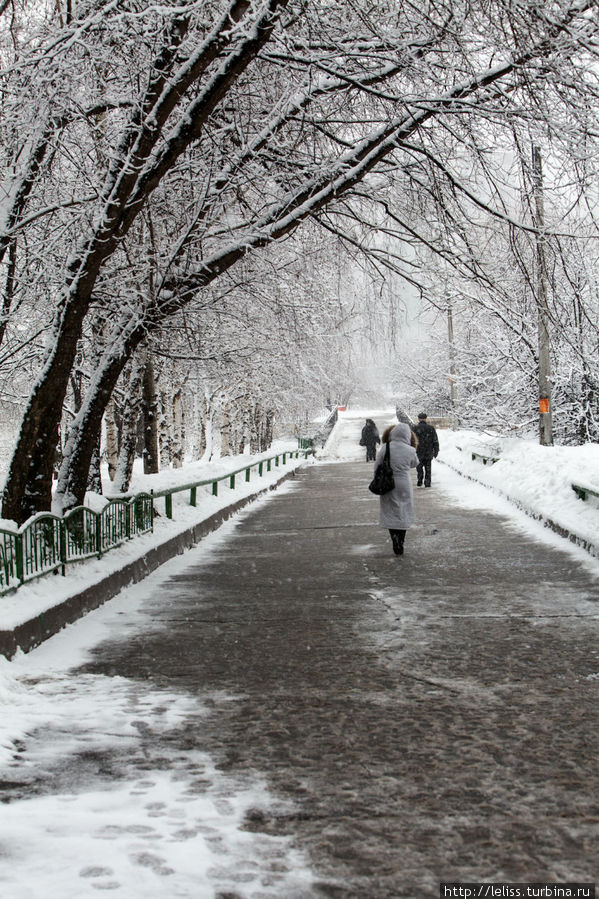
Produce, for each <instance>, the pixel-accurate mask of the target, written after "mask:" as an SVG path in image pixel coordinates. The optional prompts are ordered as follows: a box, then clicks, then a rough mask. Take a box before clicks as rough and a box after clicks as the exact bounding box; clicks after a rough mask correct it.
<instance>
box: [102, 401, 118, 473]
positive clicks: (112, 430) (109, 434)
mask: <svg viewBox="0 0 599 899" xmlns="http://www.w3.org/2000/svg"><path fill="white" fill-rule="evenodd" d="M104 426H105V428H106V459H107V462H108V477H109V478H110V480H111V481H114V476H115V474H116V466H117V462H118V458H119V428H118V425H117V420H116V404H115V400H114V397H111V398H110V401H109V403H108V405H107V406H106V413H105V415H104Z"/></svg>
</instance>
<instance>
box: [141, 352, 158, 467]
mask: <svg viewBox="0 0 599 899" xmlns="http://www.w3.org/2000/svg"><path fill="white" fill-rule="evenodd" d="M142 412H143V432H144V449H143V460H144V474H157V473H158V471H159V450H158V398H157V396H156V379H155V377H154V362H153V360H152V356H151V352H150V351H148V357H147V361H146V366H145V369H144V376H143V399H142Z"/></svg>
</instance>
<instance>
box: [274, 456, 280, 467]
mask: <svg viewBox="0 0 599 899" xmlns="http://www.w3.org/2000/svg"><path fill="white" fill-rule="evenodd" d="M278 465H279V457H278V456H275V468H277V467H278Z"/></svg>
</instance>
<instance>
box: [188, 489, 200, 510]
mask: <svg viewBox="0 0 599 899" xmlns="http://www.w3.org/2000/svg"><path fill="white" fill-rule="evenodd" d="M197 489H198V488H197V487H192V488H191V490H190V491H189V505H190V506H196V505H197Z"/></svg>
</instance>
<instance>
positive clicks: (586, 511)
mask: <svg viewBox="0 0 599 899" xmlns="http://www.w3.org/2000/svg"><path fill="white" fill-rule="evenodd" d="M439 441H440V444H441V451H440V454H439V462H445V463H446V464H447V465H450V466H451V467H452V468H453V469H455V470H456V471H458V472H459V473H460V474H462V475H465V476H467V477H469V478H473V479H474V480H476V481H478V482H479V483H481V484H484V485H485V486H486V487H490V488H491V489H492V490H493V491H495V492H496V493H499V494H500V495H501V496H504V497H506V498H507V499H509V500H510V501H511V502H513V503H516V504H517V505H518V506H519V507H520V508H521V509H523V510H524V511H525V512H527V513H528V514H530V515H533V516H535V517H536V518H540V519H543V520H544V521H552V522H554V523H555V524H557V525H559V526H560V527H562V528H564V529H565V530H566V531H568V532H570V533H571V534H574V535H575V536H576V537H578V538H579V539H580V540H581V541H584V542H585V543H589V544H592V545H593V546H594V547H597V555H599V499H594V498H592V497H589V499H588V500H587V501H586V502H585V501H583V500H581V499H579V498H578V496H577V494H576V493H575V492H574V490H573V489H572V484H578V485H580V486H583V487H588V488H590V489H592V490H596V491H597V492H599V445H597V444H586V445H584V446H540V445H539V444H538V443H536V442H535V441H534V440H523V439H517V438H508V437H501V436H499V435H493V434H481V433H478V432H476V431H465V430H458V431H445V430H443V431H440V432H439ZM473 454H474V456H475V458H473ZM481 456H484V457H495V458H497V460H498V461H496V462H494V463H491V462H487V464H485V463H484V461H483V459H481V458H480V457H481Z"/></svg>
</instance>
